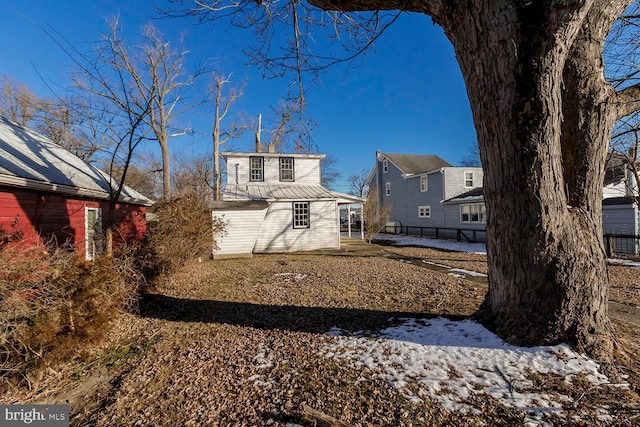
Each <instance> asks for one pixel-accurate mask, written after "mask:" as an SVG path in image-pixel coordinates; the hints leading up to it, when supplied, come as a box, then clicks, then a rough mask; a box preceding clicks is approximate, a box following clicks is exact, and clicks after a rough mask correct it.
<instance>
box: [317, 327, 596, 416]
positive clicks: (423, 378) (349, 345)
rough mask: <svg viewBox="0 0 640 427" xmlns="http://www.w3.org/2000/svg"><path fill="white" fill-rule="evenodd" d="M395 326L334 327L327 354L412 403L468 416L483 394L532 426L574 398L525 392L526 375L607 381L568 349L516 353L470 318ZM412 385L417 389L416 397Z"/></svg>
mask: <svg viewBox="0 0 640 427" xmlns="http://www.w3.org/2000/svg"><path fill="white" fill-rule="evenodd" d="M397 320H398V321H400V324H398V325H397V326H393V327H390V328H387V329H384V330H382V331H380V332H379V333H375V334H369V333H367V334H366V336H365V334H364V333H362V332H359V333H358V332H357V333H354V334H350V335H348V333H347V332H345V331H342V330H340V329H338V328H332V329H331V330H330V331H329V332H328V334H329V335H332V336H335V337H336V338H335V341H334V342H333V344H330V345H328V346H327V347H326V348H325V349H324V350H323V353H322V355H323V356H324V357H327V358H336V359H339V360H345V361H348V362H349V363H350V364H351V365H352V366H354V367H356V368H362V367H366V368H369V369H371V370H373V371H375V372H379V374H378V375H379V376H380V377H381V378H383V379H385V380H386V381H388V382H389V383H390V384H391V385H393V386H395V387H396V388H398V389H400V390H401V391H402V392H403V393H404V394H405V395H406V396H407V398H409V399H411V400H421V399H422V398H423V397H429V398H432V399H435V400H437V401H438V402H440V403H441V404H442V405H444V407H445V408H447V409H448V410H451V411H460V410H462V411H465V410H470V409H471V408H470V407H468V406H467V405H465V404H464V400H465V399H466V398H467V397H468V396H469V395H470V394H474V393H475V394H478V393H486V394H488V395H491V396H493V397H495V398H496V399H499V400H500V401H501V402H503V403H504V404H505V405H508V406H512V407H515V408H518V409H522V410H524V411H527V412H528V413H530V415H531V416H532V417H533V418H532V419H531V420H530V421H532V422H533V424H536V422H535V418H537V417H539V416H541V415H542V414H543V413H549V412H560V411H561V409H562V407H561V405H562V404H563V403H564V404H566V403H567V402H569V399H568V398H567V397H564V398H563V397H560V398H558V397H555V398H554V397H552V396H549V395H546V394H541V393H533V392H528V391H526V390H527V389H528V388H529V387H528V385H530V381H529V380H528V379H527V373H528V372H537V373H548V372H552V373H553V374H554V375H560V376H564V377H566V379H567V380H568V381H570V380H571V378H572V377H573V376H575V375H577V374H579V373H584V374H586V375H587V377H588V378H589V379H590V380H591V381H592V382H593V383H594V384H603V383H607V382H608V380H607V378H606V377H605V376H604V375H602V374H600V373H599V372H598V365H597V364H596V363H595V362H594V361H592V360H590V359H588V358H586V357H584V356H582V355H579V354H577V353H575V352H573V351H572V350H571V349H570V348H569V346H567V345H557V346H548V347H531V348H527V347H516V346H513V345H510V344H507V343H505V342H504V341H503V340H502V339H500V338H499V337H498V336H496V335H494V334H493V333H491V332H489V331H488V330H487V329H485V328H484V327H483V326H482V325H480V324H478V323H476V322H474V321H471V320H463V321H452V320H449V319H445V318H434V319H397ZM362 380H363V381H366V379H364V378H363V379H362ZM409 383H413V384H415V385H417V386H418V389H419V392H418V393H417V394H415V393H412V392H411V391H409V388H407V387H406V386H407V385H408V384H409Z"/></svg>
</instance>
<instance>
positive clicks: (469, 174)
mask: <svg viewBox="0 0 640 427" xmlns="http://www.w3.org/2000/svg"><path fill="white" fill-rule="evenodd" d="M464 186H465V187H467V188H470V187H473V171H466V172H465V173H464Z"/></svg>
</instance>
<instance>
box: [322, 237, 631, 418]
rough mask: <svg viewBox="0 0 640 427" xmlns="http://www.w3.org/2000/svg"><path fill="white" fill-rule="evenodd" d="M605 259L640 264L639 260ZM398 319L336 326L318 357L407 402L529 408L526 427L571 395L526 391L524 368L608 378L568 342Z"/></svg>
mask: <svg viewBox="0 0 640 427" xmlns="http://www.w3.org/2000/svg"><path fill="white" fill-rule="evenodd" d="M376 238H377V239H380V240H388V241H392V242H394V243H395V244H397V245H412V246H424V247H431V248H438V249H445V250H452V251H460V252H474V253H486V247H485V245H484V244H483V243H462V242H454V241H447V240H437V239H430V238H423V237H413V236H398V235H392V234H378V235H376ZM424 262H426V263H432V262H431V261H426V260H425V261H424ZM610 262H612V263H616V264H624V265H632V266H634V267H638V268H640V263H631V262H621V261H620V260H610ZM432 264H434V265H437V264H436V263H432ZM442 267H447V266H444V265H443V266H442ZM451 273H453V274H456V273H461V274H467V275H478V276H480V275H482V274H481V273H476V272H470V271H466V270H459V271H458V270H456V271H453V270H451V272H450V274H451ZM482 276H484V275H482ZM397 320H398V321H400V324H398V325H397V326H394V327H390V328H387V329H385V330H382V331H380V332H379V333H374V334H372V333H367V334H364V333H362V332H360V333H353V334H350V335H349V334H348V333H347V332H345V331H342V330H340V329H338V328H333V329H331V330H330V331H329V332H328V334H329V335H332V336H335V337H336V338H335V342H334V343H333V344H331V345H329V346H327V347H326V348H325V349H324V350H323V351H324V353H323V356H324V357H327V358H337V359H340V360H346V361H348V362H349V363H351V364H352V365H353V366H355V367H358V368H361V367H366V368H369V369H372V370H373V371H375V372H379V374H378V375H380V376H381V377H382V378H384V379H386V380H387V381H388V382H389V383H390V384H392V385H393V386H395V387H397V388H398V389H401V390H402V391H403V393H405V394H406V395H407V397H408V398H409V399H412V400H421V399H422V398H423V397H427V396H428V397H429V398H433V399H436V400H437V401H439V402H440V403H441V404H443V405H444V406H445V407H446V408H447V409H449V410H453V411H456V410H471V408H470V407H468V406H467V405H465V404H464V400H465V398H467V397H468V396H469V395H470V394H472V393H486V394H489V395H491V396H493V397H495V398H497V399H499V400H500V401H501V402H503V403H504V404H505V405H509V406H512V407H515V408H518V409H521V410H524V411H526V412H527V413H529V414H530V419H529V421H530V424H531V425H538V424H539V423H540V417H541V416H542V415H543V414H544V413H554V412H556V413H559V412H561V411H562V405H563V404H567V403H568V402H569V401H570V400H569V398H568V397H566V396H558V395H555V396H552V395H550V394H545V393H534V392H533V391H527V390H529V389H530V387H528V385H530V384H531V383H530V380H528V378H527V375H528V373H553V374H554V375H560V376H563V377H565V379H566V380H567V381H571V379H572V378H573V377H575V376H576V375H577V374H580V373H583V374H585V375H586V376H587V378H588V379H589V380H591V381H592V382H593V383H594V384H604V383H608V379H607V377H606V376H604V375H602V374H600V373H599V372H598V365H597V363H596V362H594V361H593V360H591V359H589V358H587V357H585V356H582V355H580V354H578V353H575V352H574V351H572V350H571V349H570V347H569V346H568V345H564V344H562V345H557V346H547V347H530V348H529V347H516V346H513V345H510V344H507V343H505V342H504V341H503V340H502V339H500V338H499V337H498V336H496V335H495V334H493V333H491V332H489V331H488V330H487V329H485V328H484V327H483V326H482V325H480V324H478V323H476V322H474V321H472V320H463V321H452V320H449V319H445V318H435V319H397ZM365 335H366V336H365ZM362 380H363V381H366V379H364V378H363V379H362ZM409 383H413V384H416V385H417V386H418V389H419V392H418V393H417V394H415V393H412V392H411V391H409V388H407V387H406V386H407V385H408V384H409Z"/></svg>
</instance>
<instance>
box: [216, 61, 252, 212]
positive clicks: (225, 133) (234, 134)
mask: <svg viewBox="0 0 640 427" xmlns="http://www.w3.org/2000/svg"><path fill="white" fill-rule="evenodd" d="M211 80H212V85H211V92H212V94H213V98H214V113H213V133H212V138H213V200H220V191H221V188H222V162H221V160H220V146H221V145H222V144H224V143H226V142H228V141H229V140H230V139H232V138H238V137H240V135H241V134H242V132H244V131H245V130H246V129H247V128H248V126H247V125H245V124H243V123H241V122H240V121H235V122H232V123H231V124H230V125H229V126H226V127H225V126H223V124H222V122H223V121H224V120H225V118H226V117H227V114H228V113H229V109H230V108H231V106H232V105H233V104H234V102H235V101H236V100H237V99H238V98H240V97H241V96H242V94H243V88H242V87H240V88H237V87H230V88H229V89H228V90H227V88H226V86H227V85H229V84H231V75H228V76H226V77H224V76H223V75H221V74H216V73H212V74H211Z"/></svg>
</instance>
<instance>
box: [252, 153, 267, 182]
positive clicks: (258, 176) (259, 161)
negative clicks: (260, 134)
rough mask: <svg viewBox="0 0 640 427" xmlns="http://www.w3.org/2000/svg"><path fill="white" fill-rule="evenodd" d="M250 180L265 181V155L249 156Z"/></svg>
mask: <svg viewBox="0 0 640 427" xmlns="http://www.w3.org/2000/svg"><path fill="white" fill-rule="evenodd" d="M249 180H250V181H264V157H249Z"/></svg>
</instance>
